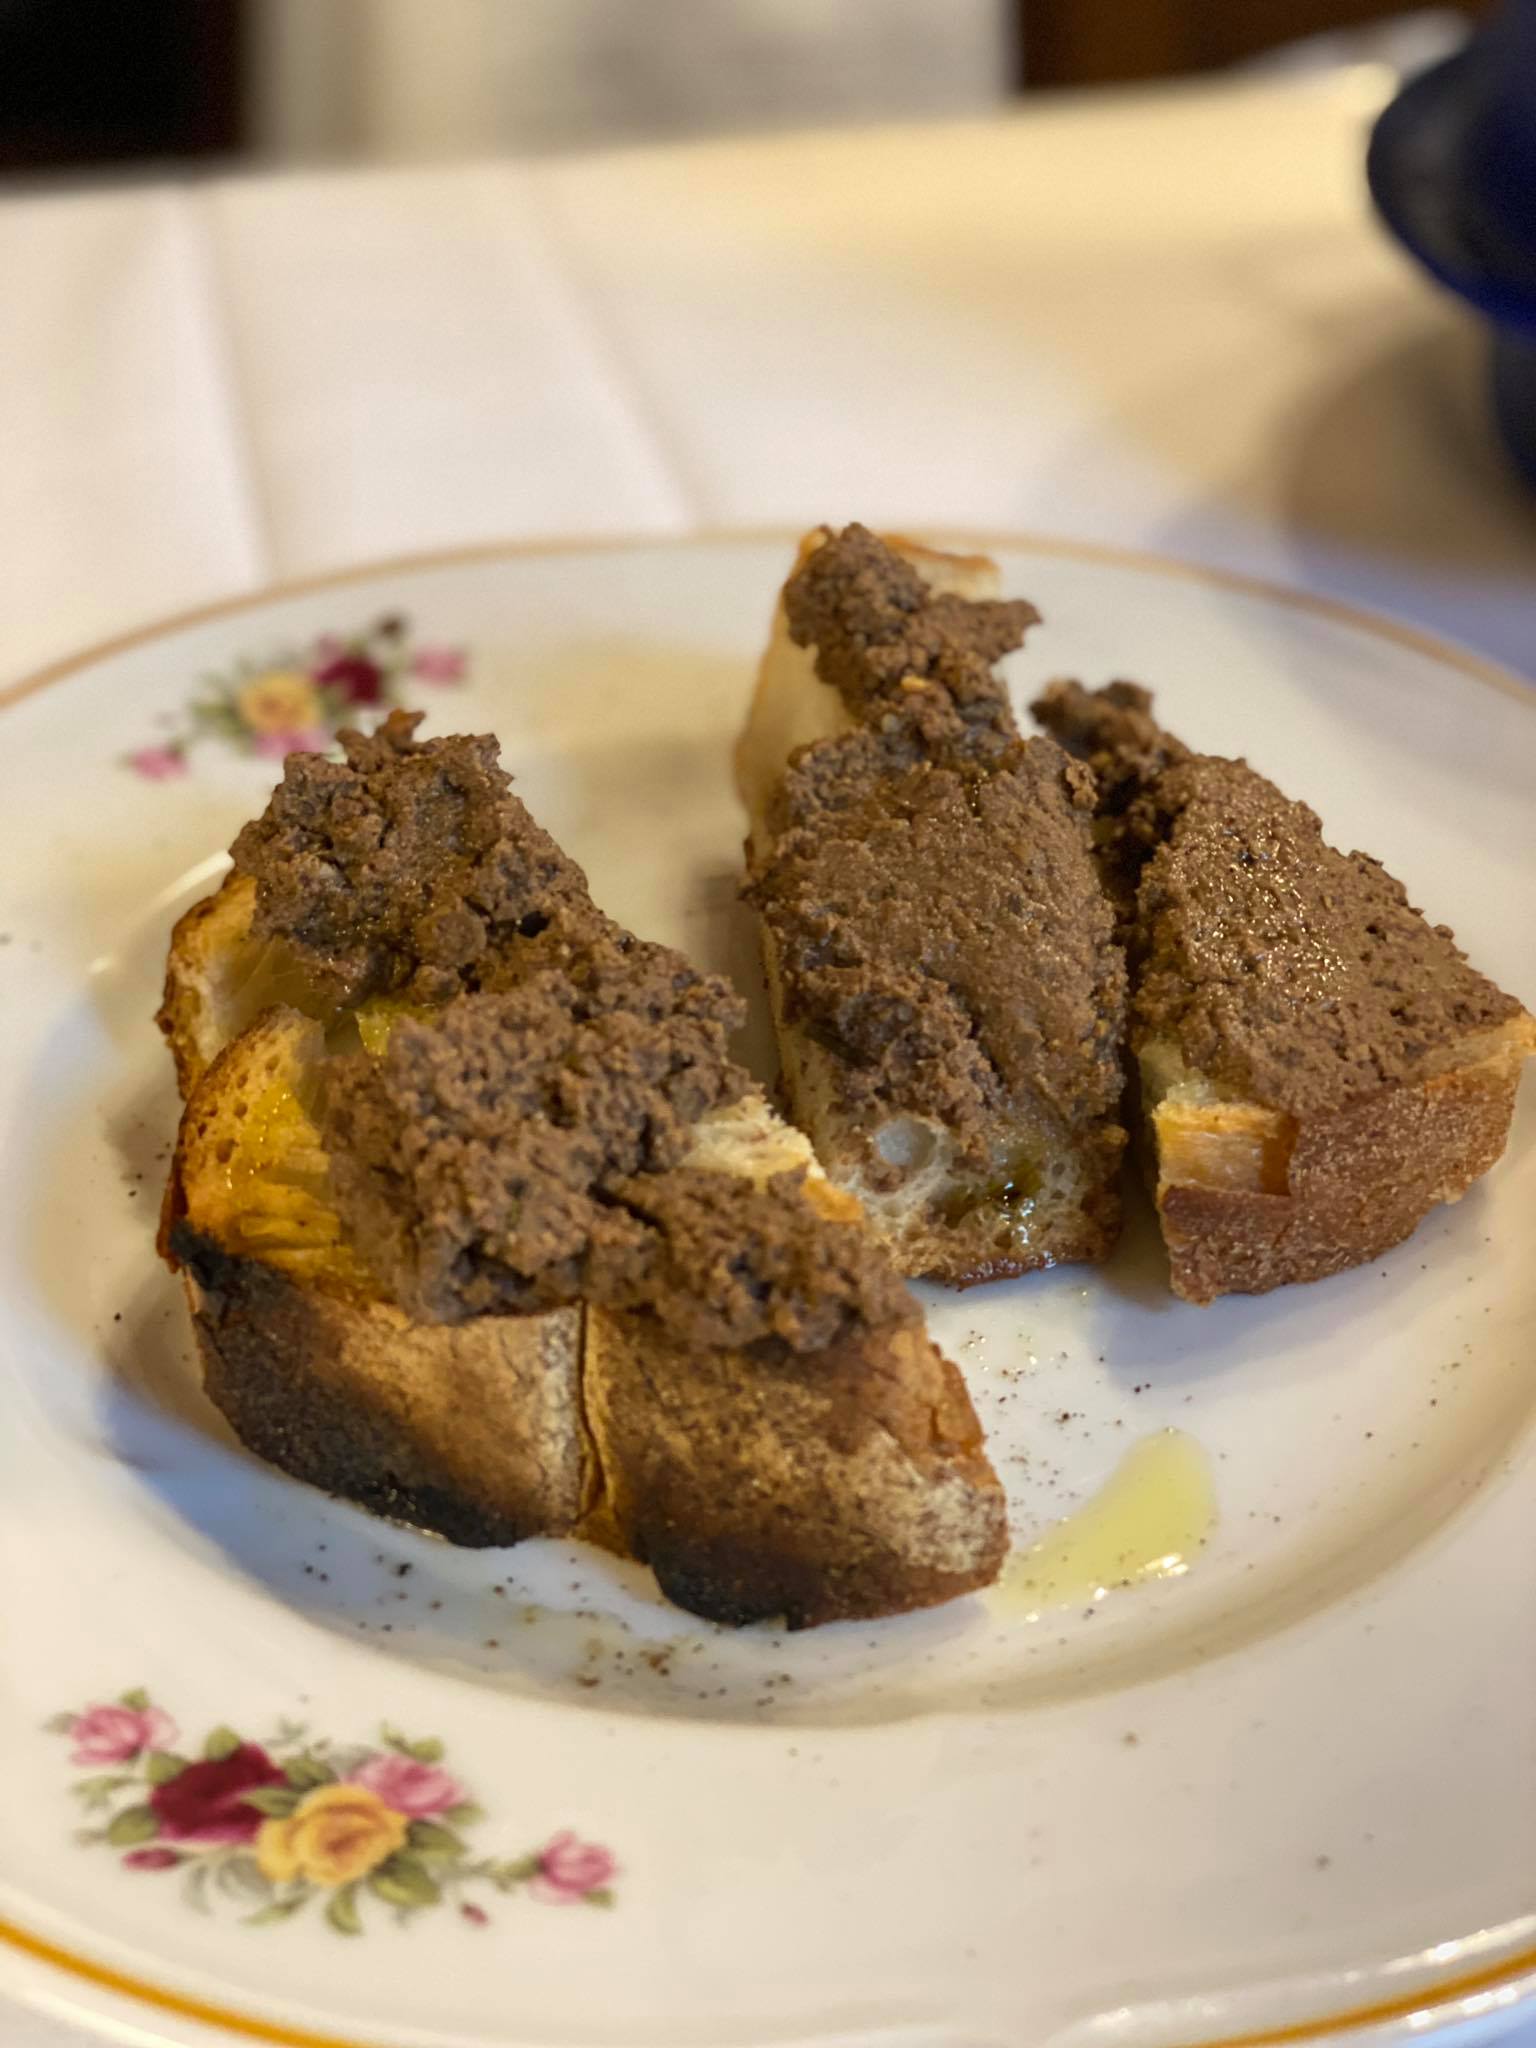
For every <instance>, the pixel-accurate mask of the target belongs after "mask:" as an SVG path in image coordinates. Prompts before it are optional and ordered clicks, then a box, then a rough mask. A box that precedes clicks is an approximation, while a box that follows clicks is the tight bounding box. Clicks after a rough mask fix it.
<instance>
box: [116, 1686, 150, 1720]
mask: <svg viewBox="0 0 1536 2048" xmlns="http://www.w3.org/2000/svg"><path fill="white" fill-rule="evenodd" d="M117 1703H118V1705H119V1706H120V1707H132V1709H133V1711H134V1712H135V1713H136V1714H142V1713H143V1712H144V1711H145V1709H146V1708H147V1707H148V1705H149V1694H148V1693H147V1692H146V1691H145V1690H144V1688H143V1686H142V1685H136V1686H135V1687H134V1688H133V1690H132V1691H131V1692H120V1693H119V1694H118V1696H117Z"/></svg>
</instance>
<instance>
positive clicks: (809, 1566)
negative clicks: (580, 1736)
mask: <svg viewBox="0 0 1536 2048" xmlns="http://www.w3.org/2000/svg"><path fill="white" fill-rule="evenodd" d="M688 1163H689V1164H690V1165H692V1166H694V1167H696V1168H703V1169H704V1170H706V1171H709V1172H718V1173H722V1174H729V1175H732V1176H736V1177H744V1178H747V1179H750V1180H752V1181H753V1182H755V1183H756V1184H758V1185H759V1186H763V1185H764V1184H765V1183H766V1182H767V1181H768V1180H769V1179H770V1178H772V1177H774V1176H777V1175H780V1174H782V1173H784V1171H785V1170H786V1168H789V1169H793V1170H798V1171H799V1172H801V1173H803V1175H804V1179H803V1181H802V1183H801V1187H800V1190H799V1192H798V1193H797V1194H796V1195H795V1196H793V1197H792V1199H794V1200H796V1201H799V1202H803V1203H804V1204H805V1206H806V1208H807V1210H808V1211H810V1212H811V1215H810V1216H808V1218H807V1223H808V1225H809V1227H811V1228H813V1229H819V1230H824V1231H840V1230H852V1231H862V1230H863V1229H864V1227H865V1226H864V1221H863V1217H862V1215H861V1214H860V1211H859V1207H858V1204H857V1203H856V1202H854V1201H853V1200H852V1199H851V1198H850V1197H849V1196H847V1195H845V1194H842V1193H840V1192H839V1191H838V1190H837V1189H835V1188H833V1187H832V1186H831V1185H830V1184H829V1183H828V1182H827V1181H826V1180H825V1179H824V1178H823V1177H822V1176H821V1174H820V1171H819V1169H818V1168H817V1167H816V1164H815V1161H814V1159H813V1157H812V1155H811V1151H810V1147H809V1146H808V1145H807V1143H806V1141H805V1139H804V1138H803V1137H802V1136H801V1135H800V1133H799V1132H798V1131H794V1130H792V1129H790V1127H789V1126H787V1125H785V1124H784V1123H782V1122H781V1121H780V1120H779V1119H778V1118H777V1117H775V1116H774V1115H773V1113H772V1112H771V1111H770V1110H769V1109H768V1107H767V1105H766V1104H765V1103H763V1102H762V1100H761V1098H757V1099H755V1100H752V1101H750V1102H748V1103H744V1104H741V1105H738V1106H737V1107H735V1108H733V1109H731V1110H729V1111H727V1112H725V1113H723V1114H721V1115H718V1116H716V1117H714V1118H711V1119H709V1120H708V1121H707V1122H705V1123H703V1124H701V1125H700V1126H699V1129H698V1133H697V1142H696V1144H695V1148H694V1151H693V1153H692V1155H691V1156H690V1160H689V1162H688ZM773 1199H775V1200H783V1199H785V1197H784V1195H783V1192H782V1183H780V1184H778V1186H777V1188H776V1191H775V1193H774V1196H773ZM584 1392H585V1402H586V1414H587V1423H588V1427H589V1428H590V1430H591V1432H592V1437H593V1441H594V1444H595V1446H596V1451H597V1458H598V1463H599V1465H600V1467H601V1470H602V1475H603V1496H604V1497H603V1505H602V1512H603V1515H604V1516H605V1518H606V1519H607V1520H608V1522H609V1523H610V1524H611V1526H612V1528H613V1529H614V1530H615V1531H616V1532H617V1535H618V1538H619V1540H620V1542H621V1544H622V1547H623V1548H624V1549H625V1550H627V1551H628V1552H629V1553H630V1554H631V1555H633V1556H635V1557H637V1558H640V1559H641V1560H642V1561H644V1562H645V1563H647V1564H649V1565H650V1566H651V1568H652V1570H653V1571H654V1572H655V1574H656V1578H657V1582H658V1584H659V1585H660V1587H661V1589H662V1591H663V1592H664V1593H665V1594H666V1595H667V1597H668V1598H669V1599H671V1600H674V1601H676V1603H677V1604H678V1605H679V1606H681V1607H687V1608H690V1609H691V1610H692V1611H693V1612H695V1613H698V1614H704V1615H707V1616H708V1617H709V1618H710V1619H711V1620H714V1621H719V1622H725V1623H730V1624H740V1623H745V1622H752V1621H760V1620H764V1619H767V1618H769V1617H772V1616H777V1615H783V1616H784V1617H785V1618H786V1620H787V1621H788V1623H789V1625H790V1626H791V1627H794V1628H800V1627H808V1626H811V1625H814V1624H816V1623H820V1622H825V1621H838V1620H857V1619H861V1618H868V1617H871V1616H875V1615H881V1614H894V1613H899V1612H901V1611H903V1610H906V1609H909V1608H915V1607H928V1606H933V1605H936V1604H937V1603H939V1602H941V1601H945V1600H951V1599H953V1598H955V1597H956V1595H957V1594H961V1593H966V1592H971V1591H974V1590H975V1589H976V1588H978V1587H980V1586H983V1585H986V1584H987V1583H988V1582H989V1581H990V1580H991V1579H992V1578H993V1576H994V1575H995V1573H996V1571H997V1569H998V1566H999V1564H1000V1563H1001V1560H1002V1557H1003V1555H1004V1552H1005V1550H1006V1547H1007V1522H1006V1514H1005V1510H1004V1504H1003V1497H1002V1492H1001V1489H1000V1487H999V1485H998V1482H997V1480H996V1478H995V1477H994V1475H993V1473H992V1468H991V1466H990V1465H989V1463H988V1462H987V1458H986V1453H985V1451H984V1450H983V1447H982V1435H981V1428H980V1425H979V1424H978V1422H977V1420H976V1415H975V1411H974V1410H973V1408H972V1406H971V1402H970V1397H969V1395H968V1394H967V1392H966V1390H965V1383H964V1381H963V1380H962V1379H961V1377H960V1375H959V1373H958V1372H957V1371H956V1369H955V1368H954V1366H953V1365H951V1364H950V1363H949V1362H948V1361H947V1360H946V1359H944V1358H943V1357H942V1356H941V1355H940V1353H939V1352H938V1351H937V1350H936V1349H935V1348H934V1346H933V1345H932V1344H931V1343H930V1342H929V1341H928V1339H927V1337H926V1336H925V1335H924V1334H923V1331H922V1328H921V1326H920V1325H919V1324H918V1323H917V1322H916V1321H915V1320H914V1321H912V1322H908V1323H904V1324H901V1325H899V1326H895V1327H890V1328H885V1329H880V1330H874V1331H862V1332H855V1333H852V1334H850V1335H847V1336H845V1337H843V1338H840V1339H839V1340H837V1341H836V1342H834V1343H833V1344H832V1345H830V1346H828V1347H824V1348H822V1349H821V1350H818V1351H816V1352H813V1353H810V1354H806V1353H803V1352H802V1353H797V1352H795V1351H793V1350H791V1349H789V1348H788V1347H786V1346H782V1345H777V1346H776V1345H772V1344H770V1345H755V1346H751V1347H748V1348H747V1349H743V1350H731V1349H721V1348H715V1347H701V1346H692V1345H685V1344H682V1343H679V1342H678V1341H677V1340H676V1339H675V1338H673V1337H671V1336H670V1335H669V1334H668V1333H667V1332H666V1331H665V1330H664V1329H662V1328H660V1327H658V1326H657V1324H656V1323H655V1321H654V1319H652V1318H649V1317H644V1316H637V1315H628V1314H616V1313H614V1312H612V1311H610V1310H607V1309H602V1308H598V1307H593V1308H589V1310H588V1312H587V1341H586V1365H585V1378H584Z"/></svg>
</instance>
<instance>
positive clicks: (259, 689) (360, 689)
mask: <svg viewBox="0 0 1536 2048" xmlns="http://www.w3.org/2000/svg"><path fill="white" fill-rule="evenodd" d="M465 661H466V658H465V654H464V650H463V649H462V648H459V647H443V646H418V645H417V644H416V643H415V642H414V641H413V639H412V637H411V629H410V622H409V620H407V619H404V618H402V617H401V616H400V615H399V613H398V612H389V613H386V614H385V616H384V617H383V618H380V619H375V620H374V622H373V624H372V625H371V626H366V627H364V628H363V630H362V631H361V632H359V633H352V634H349V635H342V634H338V633H322V634H320V635H319V637H318V638H317V639H315V640H312V641H310V642H309V644H308V645H307V646H304V647H298V648H288V649H286V650H284V651H282V652H280V653H278V654H276V655H273V656H271V657H270V658H268V659H266V660H261V661H258V660H244V661H239V662H236V664H235V665H234V667H233V668H231V669H228V670H226V671H225V672H223V673H222V674H212V675H207V676H205V677H204V678H203V684H202V689H201V692H200V693H199V695H197V696H196V697H194V698H193V699H192V702H191V703H190V704H189V705H188V707H187V710H186V712H185V713H184V714H183V716H182V718H181V720H180V721H179V723H178V724H177V726H176V729H174V730H173V731H172V732H171V734H170V735H169V737H168V738H166V739H163V740H158V741H156V742H155V743H154V744H153V745H152V746H146V747H139V748H138V749H136V751H135V752H133V753H131V754H129V755H128V756H127V757H126V765H127V766H128V767H130V768H132V769H133V770H135V772H136V773H138V774H140V775H143V776H147V777H148V778H149V779H150V780H151V781H153V782H162V781H165V780H166V779H167V778H168V777H170V776H173V775H184V774H185V773H186V770H187V756H188V754H189V753H190V752H191V751H192V749H193V747H195V746H197V745H199V744H200V743H201V742H202V741H203V740H219V741H221V742H222V743H223V744H224V745H225V746H229V747H234V748H236V749H237V750H238V751H239V752H240V753H243V754H255V755H259V756H261V757H262V758H264V759H267V760H273V761H280V760H281V759H282V758H283V757H284V755H286V754H323V753H324V752H326V750H327V749H328V748H329V747H330V746H331V745H332V743H333V742H334V740H335V738H336V730H337V727H338V726H342V725H349V724H355V723H357V722H358V720H359V719H360V718H366V717H367V716H368V715H369V714H372V713H379V712H383V711H388V710H390V709H391V708H392V707H393V706H395V705H397V704H399V703H401V702H402V691H403V688H404V685H405V684H406V682H407V681H408V680H411V679H414V680H415V681H417V682H421V683H427V684H431V685H435V686H439V687H441V686H445V685H448V684H452V683H457V682H460V681H462V679H463V676H464V669H465Z"/></svg>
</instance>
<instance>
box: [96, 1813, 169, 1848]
mask: <svg viewBox="0 0 1536 2048" xmlns="http://www.w3.org/2000/svg"><path fill="white" fill-rule="evenodd" d="M159 1832H160V1822H159V1820H158V1819H157V1818H156V1816H155V1813H154V1810H153V1809H152V1808H151V1807H148V1806H125V1807H124V1808H123V1810H122V1812H121V1813H118V1814H114V1815H113V1817H112V1819H111V1820H110V1821H109V1822H108V1824H107V1840H108V1841H109V1842H110V1843H111V1844H112V1846H113V1848H114V1849H132V1848H133V1847H134V1846H135V1845H136V1844H137V1843H139V1842H152V1841H153V1840H154V1838H155V1836H156V1835H158V1834H159Z"/></svg>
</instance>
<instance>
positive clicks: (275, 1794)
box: [240, 1785, 304, 1820]
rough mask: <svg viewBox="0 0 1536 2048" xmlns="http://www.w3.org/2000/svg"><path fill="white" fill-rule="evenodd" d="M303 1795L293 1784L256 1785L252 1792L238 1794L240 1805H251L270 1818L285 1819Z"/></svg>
mask: <svg viewBox="0 0 1536 2048" xmlns="http://www.w3.org/2000/svg"><path fill="white" fill-rule="evenodd" d="M303 1796H304V1795H303V1794H302V1793H301V1792H300V1791H298V1789H297V1788H296V1787H295V1786H293V1785H258V1786H257V1788H256V1790H255V1791H254V1792H243V1793H242V1794H241V1795H240V1804H241V1805H242V1806H253V1807H254V1808H255V1809H256V1811H257V1812H258V1813H264V1814H266V1815H267V1816H268V1818H269V1819H271V1820H286V1819H287V1818H288V1815H289V1814H290V1813H292V1811H293V1809H294V1808H295V1807H296V1806H297V1805H298V1803H299V1801H300V1799H301V1798H302V1797H303Z"/></svg>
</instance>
